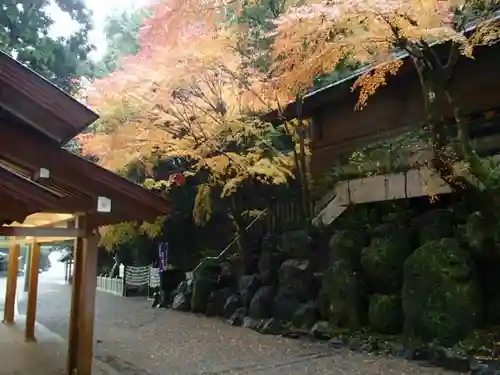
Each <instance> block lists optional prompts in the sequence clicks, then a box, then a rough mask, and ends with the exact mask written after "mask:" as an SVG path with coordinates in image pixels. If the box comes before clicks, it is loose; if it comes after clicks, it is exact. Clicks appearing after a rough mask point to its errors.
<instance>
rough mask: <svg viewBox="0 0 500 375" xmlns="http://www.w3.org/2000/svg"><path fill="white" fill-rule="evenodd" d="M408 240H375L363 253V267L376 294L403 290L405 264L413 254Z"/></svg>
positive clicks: (392, 237) (400, 238)
mask: <svg viewBox="0 0 500 375" xmlns="http://www.w3.org/2000/svg"><path fill="white" fill-rule="evenodd" d="M411 252H412V248H411V246H410V243H409V242H408V240H407V239H405V238H402V237H399V236H391V237H386V238H374V239H373V240H372V241H371V243H370V245H369V246H367V247H365V248H364V249H363V250H362V252H361V265H362V267H363V271H364V273H365V275H366V276H367V277H368V279H369V281H370V284H371V286H372V287H373V289H374V290H375V292H380V293H395V292H398V291H399V290H401V283H402V277H403V263H404V261H405V260H406V258H407V257H408V256H409V255H410V254H411Z"/></svg>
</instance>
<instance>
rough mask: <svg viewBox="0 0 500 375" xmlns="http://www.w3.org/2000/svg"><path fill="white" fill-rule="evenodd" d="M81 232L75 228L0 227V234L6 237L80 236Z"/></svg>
mask: <svg viewBox="0 0 500 375" xmlns="http://www.w3.org/2000/svg"><path fill="white" fill-rule="evenodd" d="M82 235H83V233H82V231H81V230H79V229H77V228H43V227H15V226H12V227H0V236H7V237H64V238H66V237H80V236H82Z"/></svg>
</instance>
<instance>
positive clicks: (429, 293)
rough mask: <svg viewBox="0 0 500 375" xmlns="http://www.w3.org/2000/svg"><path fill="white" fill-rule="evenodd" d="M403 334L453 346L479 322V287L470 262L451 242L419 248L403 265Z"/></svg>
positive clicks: (466, 254) (445, 240)
mask: <svg viewBox="0 0 500 375" xmlns="http://www.w3.org/2000/svg"><path fill="white" fill-rule="evenodd" d="M402 302H403V312H404V317H405V331H406V332H407V333H408V334H409V335H415V336H418V337H421V338H422V339H424V340H433V339H438V340H439V341H440V342H442V343H453V342H455V341H457V340H459V339H461V338H463V337H465V336H466V335H467V334H468V333H469V332H470V331H471V330H472V329H473V328H474V327H475V326H476V325H477V324H478V322H479V320H480V317H481V300H480V298H479V286H478V284H477V282H476V280H475V279H474V276H473V272H472V269H471V259H470V258H469V255H468V253H467V252H465V251H464V250H462V249H460V247H459V246H458V244H457V242H456V241H455V240H453V239H449V238H445V239H441V240H438V241H433V242H429V243H427V244H425V245H424V246H422V247H420V248H419V249H417V250H416V251H415V253H413V254H412V255H411V256H410V257H409V258H408V259H407V260H406V262H405V264H404V282H403V289H402Z"/></svg>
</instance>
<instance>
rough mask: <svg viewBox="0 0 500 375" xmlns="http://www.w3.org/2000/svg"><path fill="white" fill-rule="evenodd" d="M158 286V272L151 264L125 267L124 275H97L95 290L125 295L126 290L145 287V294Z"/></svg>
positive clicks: (148, 293)
mask: <svg viewBox="0 0 500 375" xmlns="http://www.w3.org/2000/svg"><path fill="white" fill-rule="evenodd" d="M159 286H160V272H159V269H158V268H153V267H151V266H143V267H130V266H128V267H125V271H124V277H123V278H117V277H108V276H98V277H97V290H100V291H103V292H107V293H111V294H115V295H119V296H127V291H129V290H138V289H141V288H147V296H148V297H150V294H151V291H152V290H154V289H156V288H158V287H159Z"/></svg>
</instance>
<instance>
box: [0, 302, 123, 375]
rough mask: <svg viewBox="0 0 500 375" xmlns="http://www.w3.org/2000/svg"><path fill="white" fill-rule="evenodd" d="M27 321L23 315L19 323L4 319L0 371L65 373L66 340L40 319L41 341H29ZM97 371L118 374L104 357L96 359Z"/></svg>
mask: <svg viewBox="0 0 500 375" xmlns="http://www.w3.org/2000/svg"><path fill="white" fill-rule="evenodd" d="M0 313H2V314H3V311H0ZM2 316H3V315H2ZM24 324H25V319H24V316H22V315H17V316H16V324H15V325H12V326H10V325H6V324H4V323H0V363H1V365H0V375H65V363H66V354H67V344H66V342H65V341H64V340H63V339H62V338H61V337H60V336H58V335H56V334H54V333H52V332H50V331H49V330H48V329H47V328H45V327H44V326H42V325H41V324H38V323H37V325H36V327H35V335H36V338H37V342H25V341H24ZM93 373H94V374H93V375H118V374H117V373H116V371H114V370H113V369H112V368H110V367H109V366H107V365H106V364H103V363H102V362H100V361H95V363H94V370H93Z"/></svg>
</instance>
